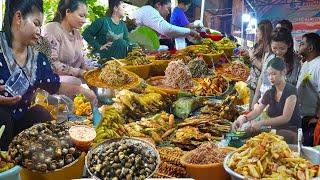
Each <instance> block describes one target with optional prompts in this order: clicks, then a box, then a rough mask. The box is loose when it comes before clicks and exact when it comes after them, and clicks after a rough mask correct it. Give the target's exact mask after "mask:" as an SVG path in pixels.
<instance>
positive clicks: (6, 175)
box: [0, 166, 21, 180]
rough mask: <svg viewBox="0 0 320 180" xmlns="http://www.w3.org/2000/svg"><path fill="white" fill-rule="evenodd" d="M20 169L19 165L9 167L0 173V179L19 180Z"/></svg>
mask: <svg viewBox="0 0 320 180" xmlns="http://www.w3.org/2000/svg"><path fill="white" fill-rule="evenodd" d="M20 171H21V167H20V166H14V167H12V168H11V169H8V170H7V171H4V172H2V173H0V179H6V180H20V176H19V173H20Z"/></svg>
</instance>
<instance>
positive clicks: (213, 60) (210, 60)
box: [202, 50, 224, 67]
mask: <svg viewBox="0 0 320 180" xmlns="http://www.w3.org/2000/svg"><path fill="white" fill-rule="evenodd" d="M223 53H224V51H223V50H219V51H218V53H217V54H202V57H203V60H204V61H205V62H206V63H207V64H208V66H209V67H213V65H214V64H218V63H219V59H220V58H221V56H222V55H223Z"/></svg>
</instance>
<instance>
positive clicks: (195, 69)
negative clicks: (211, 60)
mask: <svg viewBox="0 0 320 180" xmlns="http://www.w3.org/2000/svg"><path fill="white" fill-rule="evenodd" d="M188 68H189V70H190V72H191V74H192V77H193V78H203V77H208V76H212V75H213V71H212V70H211V69H209V68H208V64H207V63H206V62H205V61H204V60H203V59H202V58H196V59H194V60H192V61H190V62H189V63H188Z"/></svg>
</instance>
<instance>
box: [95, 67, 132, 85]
mask: <svg viewBox="0 0 320 180" xmlns="http://www.w3.org/2000/svg"><path fill="white" fill-rule="evenodd" d="M99 78H100V80H102V81H104V82H105V83H106V84H107V85H109V86H111V87H112V86H121V85H125V84H127V83H129V82H130V81H131V79H130V77H129V74H127V73H125V72H124V71H123V70H122V69H121V68H120V67H119V65H118V64H117V63H116V62H113V61H108V62H106V64H105V66H104V67H103V69H102V71H101V73H100V76H99Z"/></svg>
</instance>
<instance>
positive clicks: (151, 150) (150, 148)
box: [85, 137, 160, 180]
mask: <svg viewBox="0 0 320 180" xmlns="http://www.w3.org/2000/svg"><path fill="white" fill-rule="evenodd" d="M121 140H126V141H130V142H132V143H134V144H143V145H144V146H145V147H146V148H147V151H148V152H149V154H153V155H155V156H156V159H157V165H156V168H155V169H154V171H153V173H151V174H150V176H149V177H146V179H147V178H150V177H152V176H153V175H154V174H155V172H157V170H158V168H159V165H160V155H159V153H158V151H157V150H156V147H155V146H154V145H153V144H151V143H149V142H148V141H145V140H142V139H139V138H128V137H123V138H114V139H108V140H105V141H103V142H101V143H99V144H97V145H96V146H94V147H93V148H91V149H90V151H89V152H88V154H87V156H86V158H85V167H86V169H87V171H88V172H89V174H90V176H91V177H92V178H93V179H97V180H99V178H98V177H96V176H95V175H94V174H93V173H92V172H91V171H90V167H89V162H90V160H91V158H92V155H93V154H94V152H97V151H99V150H102V149H106V146H108V145H109V144H111V143H113V142H119V141H121Z"/></svg>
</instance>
